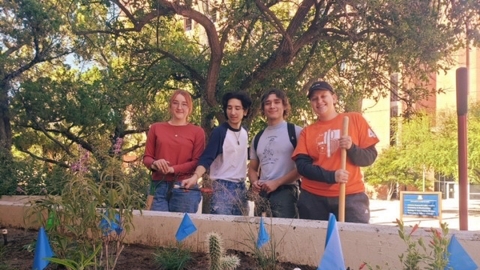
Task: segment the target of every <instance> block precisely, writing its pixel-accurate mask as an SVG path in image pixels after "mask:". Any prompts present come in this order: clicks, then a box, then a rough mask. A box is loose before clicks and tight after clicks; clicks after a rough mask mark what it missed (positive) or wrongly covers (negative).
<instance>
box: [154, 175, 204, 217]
mask: <svg viewBox="0 0 480 270" xmlns="http://www.w3.org/2000/svg"><path fill="white" fill-rule="evenodd" d="M174 184H178V185H180V182H175V183H174V182H166V181H152V183H151V185H154V186H155V197H154V198H153V203H152V208H151V209H150V210H153V211H165V212H180V213H196V212H197V210H198V204H199V203H200V200H201V197H202V194H201V193H200V191H199V190H184V189H176V188H173V185H174ZM193 188H198V186H194V187H193Z"/></svg>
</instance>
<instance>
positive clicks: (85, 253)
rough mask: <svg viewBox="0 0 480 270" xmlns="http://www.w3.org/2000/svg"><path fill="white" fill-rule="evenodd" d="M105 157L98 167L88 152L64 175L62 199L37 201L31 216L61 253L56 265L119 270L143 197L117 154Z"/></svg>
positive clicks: (54, 198) (49, 197) (49, 196)
mask: <svg viewBox="0 0 480 270" xmlns="http://www.w3.org/2000/svg"><path fill="white" fill-rule="evenodd" d="M106 153H107V154H106V155H105V156H103V157H102V160H103V163H102V164H95V166H93V165H90V164H88V156H89V154H88V152H86V151H84V154H83V155H82V158H81V159H80V160H79V161H77V162H74V163H73V165H72V167H71V169H70V171H69V172H67V174H66V175H65V178H66V179H68V180H67V181H65V182H66V183H65V185H64V188H63V190H62V192H61V195H60V196H52V195H48V196H46V198H44V199H42V200H39V201H36V202H33V206H34V207H33V208H32V210H33V211H32V213H31V214H33V215H36V216H37V220H38V221H39V222H40V224H42V225H43V226H44V227H45V229H46V231H47V234H48V235H49V239H50V243H51V245H52V248H53V250H54V252H55V255H56V258H55V260H52V262H55V263H58V262H63V263H65V264H68V265H69V266H68V267H84V268H85V269H91V268H92V269H98V268H101V269H114V268H115V265H116V263H117V260H118V258H119V256H120V254H121V252H122V251H123V247H124V245H123V239H124V237H125V235H126V233H128V231H129V230H130V229H131V227H132V217H133V211H134V210H135V209H141V208H142V206H143V203H144V201H143V200H144V199H143V197H142V196H141V194H139V193H137V192H135V190H134V189H132V183H131V181H132V178H131V177H130V172H131V171H129V170H128V169H126V168H124V164H123V161H122V159H121V157H120V155H119V154H118V152H117V151H114V154H111V153H109V151H106ZM62 260H63V261H62ZM72 265H73V266H72ZM66 266H67V265H66Z"/></svg>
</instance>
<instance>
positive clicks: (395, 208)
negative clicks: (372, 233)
mask: <svg viewBox="0 0 480 270" xmlns="http://www.w3.org/2000/svg"><path fill="white" fill-rule="evenodd" d="M370 211H371V214H370V223H371V224H381V225H392V226H395V225H396V222H395V221H396V219H397V218H400V201H398V200H395V201H383V200H370ZM403 221H404V224H405V225H412V226H413V225H415V224H416V223H419V224H420V227H427V228H440V225H439V221H438V219H430V218H419V217H415V216H404V217H403ZM442 222H446V223H447V224H448V228H450V229H457V230H458V229H459V227H460V222H459V211H458V199H450V200H442ZM468 230H469V231H480V200H470V201H469V213H468Z"/></svg>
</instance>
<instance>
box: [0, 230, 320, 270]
mask: <svg viewBox="0 0 480 270" xmlns="http://www.w3.org/2000/svg"><path fill="white" fill-rule="evenodd" d="M37 234H38V231H35V230H27V231H26V230H22V229H10V228H9V229H8V244H7V246H3V239H2V242H0V251H3V252H4V253H3V254H0V269H2V270H3V269H12V270H13V269H15V270H31V269H32V265H33V256H34V252H33V251H29V250H28V249H27V248H26V246H28V245H30V244H32V243H33V242H34V241H35V240H36V238H37ZM158 249H160V248H155V247H148V246H142V245H126V246H125V249H124V250H123V252H122V254H121V256H120V258H119V261H118V263H117V267H116V268H115V269H119V270H122V269H128V270H141V269H161V268H160V266H159V265H157V264H156V262H155V258H154V255H153V253H154V252H156V251H157V250H158ZM227 254H235V255H237V256H238V257H239V258H240V266H239V267H238V268H237V269H239V270H256V269H260V268H259V267H258V266H257V263H256V261H255V259H254V258H253V257H252V256H250V255H249V254H247V253H244V252H240V251H235V250H228V251H227ZM192 257H193V260H192V261H191V262H190V263H189V265H188V266H187V267H186V269H189V270H200V269H202V270H203V269H208V256H207V254H205V253H199V252H194V253H192ZM296 267H298V268H300V269H301V270H315V269H316V267H313V266H306V265H296V264H292V263H278V264H277V268H276V269H279V270H281V269H285V270H292V269H294V268H296ZM57 268H58V267H56V266H55V265H52V264H51V265H50V266H49V267H48V269H57Z"/></svg>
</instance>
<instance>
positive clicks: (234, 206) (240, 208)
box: [210, 179, 249, 216]
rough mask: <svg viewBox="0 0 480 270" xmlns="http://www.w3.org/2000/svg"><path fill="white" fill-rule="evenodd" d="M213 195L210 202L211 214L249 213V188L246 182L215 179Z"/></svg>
mask: <svg viewBox="0 0 480 270" xmlns="http://www.w3.org/2000/svg"><path fill="white" fill-rule="evenodd" d="M212 186H213V196H212V200H211V202H210V214H216V215H236V216H246V215H248V211H249V207H248V201H247V188H246V187H245V182H231V181H226V180H222V179H217V180H214V181H213V183H212Z"/></svg>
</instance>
